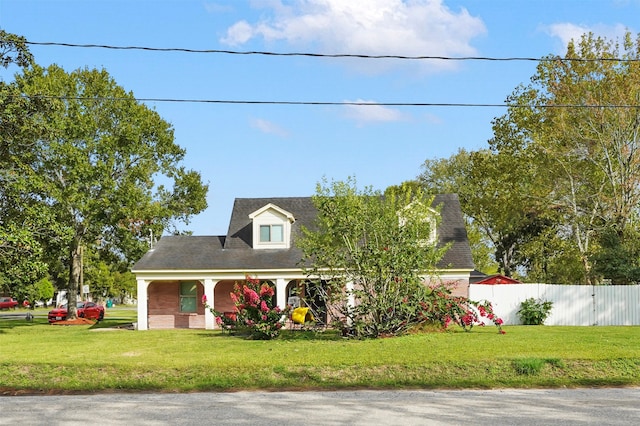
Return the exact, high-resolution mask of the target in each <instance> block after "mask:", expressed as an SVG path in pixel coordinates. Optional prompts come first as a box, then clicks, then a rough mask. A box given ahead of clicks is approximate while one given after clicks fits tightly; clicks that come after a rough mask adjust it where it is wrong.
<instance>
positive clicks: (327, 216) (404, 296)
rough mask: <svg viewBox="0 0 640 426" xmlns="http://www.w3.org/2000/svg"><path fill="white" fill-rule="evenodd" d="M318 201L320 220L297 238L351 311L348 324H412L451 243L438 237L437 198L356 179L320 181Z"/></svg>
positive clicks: (365, 329)
mask: <svg viewBox="0 0 640 426" xmlns="http://www.w3.org/2000/svg"><path fill="white" fill-rule="evenodd" d="M313 200H314V204H315V206H316V208H317V209H318V219H317V222H316V223H315V226H314V228H313V229H304V230H303V237H302V238H300V239H298V240H297V241H296V244H297V245H298V246H299V247H301V248H302V250H303V252H304V255H305V260H306V263H307V265H308V273H309V276H310V278H313V277H322V290H323V292H324V294H325V296H326V297H327V298H328V300H327V302H328V306H331V307H333V308H334V309H336V312H334V315H333V316H334V318H335V317H341V318H345V324H344V326H345V330H348V332H349V333H353V334H354V335H356V336H370V337H377V336H380V335H395V334H398V333H401V332H403V331H406V330H407V328H409V327H411V326H412V324H414V323H412V321H415V320H416V318H417V313H416V309H417V307H416V306H417V305H416V304H415V303H416V301H424V298H421V297H420V295H421V294H423V293H424V292H425V291H426V287H425V286H424V279H425V275H428V274H430V273H434V271H435V270H436V264H437V262H438V261H439V259H440V258H441V257H442V255H443V254H444V250H446V248H437V247H436V245H435V241H434V240H433V239H432V231H434V227H435V226H436V222H437V218H438V215H437V214H435V212H434V211H433V210H432V209H431V207H430V206H431V202H432V198H431V197H429V196H426V195H425V194H424V193H422V192H421V191H412V190H411V188H410V187H405V188H400V189H398V190H395V191H393V190H392V191H387V192H386V194H384V195H383V194H382V193H380V192H379V191H374V190H372V189H371V188H365V189H364V190H359V189H358V188H357V187H356V184H355V180H353V179H349V180H348V181H346V182H331V183H328V182H326V181H325V182H323V183H322V184H319V185H318V188H317V193H316V195H315V196H314V197H313ZM345 289H346V290H345Z"/></svg>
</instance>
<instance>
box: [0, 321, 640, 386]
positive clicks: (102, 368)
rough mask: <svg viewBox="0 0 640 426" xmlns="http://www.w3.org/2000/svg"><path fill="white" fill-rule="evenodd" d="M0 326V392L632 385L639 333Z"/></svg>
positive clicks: (638, 378)
mask: <svg viewBox="0 0 640 426" xmlns="http://www.w3.org/2000/svg"><path fill="white" fill-rule="evenodd" d="M117 312H118V311H109V312H108V314H107V317H106V320H105V322H104V323H102V324H98V325H94V326H51V325H48V324H46V323H45V322H46V320H43V319H40V318H38V317H36V320H35V321H34V322H31V323H29V322H26V321H22V320H15V319H14V320H6V319H0V348H2V352H1V355H0V366H1V367H2V368H1V371H2V375H1V376H0V392H1V393H3V394H24V393H64V392H96V391H98V392H100V391H163V392H164V391H166V392H190V391H234V390H240V389H278V390H286V389H292V390H293V389H295V390H305V389H347V388H377V389H381V388H421V389H436V388H503V387H562V386H569V387H574V386H640V345H638V341H640V327H545V326H539V327H537V326H509V327H505V330H506V332H507V333H506V334H505V335H500V334H498V333H497V331H496V329H495V328H494V327H476V328H474V329H473V331H472V332H470V333H465V332H463V331H461V330H460V329H452V330H451V331H449V332H444V333H442V332H435V333H427V334H415V335H406V336H403V337H398V338H389V339H377V340H345V339H343V338H341V337H339V336H337V335H336V334H334V333H331V332H327V333H314V332H306V331H288V330H287V331H285V332H284V333H283V334H282V335H281V336H280V337H279V338H278V339H276V340H272V341H252V340H245V339H243V338H241V337H236V336H233V335H232V336H229V335H228V334H221V333H220V332H219V331H209V330H162V331H161V330H158V331H131V330H126V329H116V328H114V327H116V326H118V325H124V324H126V323H127V322H128V321H131V320H132V318H133V316H131V317H128V316H127V315H128V314H127V313H126V311H124V310H123V311H120V312H121V313H120V314H119V315H120V316H116V315H118V314H117Z"/></svg>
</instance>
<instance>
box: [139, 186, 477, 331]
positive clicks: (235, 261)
mask: <svg viewBox="0 0 640 426" xmlns="http://www.w3.org/2000/svg"><path fill="white" fill-rule="evenodd" d="M433 206H434V207H437V206H441V211H440V214H441V222H440V225H439V227H438V230H437V232H436V235H435V237H436V238H437V241H438V244H439V245H444V244H451V246H450V249H449V250H448V251H447V252H446V254H445V255H444V257H443V259H442V260H441V261H440V263H439V265H438V267H439V270H438V272H439V276H440V279H441V280H442V281H444V282H453V283H455V286H456V287H455V293H456V294H459V295H464V296H467V295H468V288H469V276H470V273H471V271H472V270H473V268H474V265H473V260H472V258H471V250H470V247H469V241H468V239H467V233H466V230H465V225H464V220H463V217H462V212H461V210H460V203H459V201H458V197H457V195H455V194H443V195H437V196H436V197H435V199H434V202H433ZM316 215H317V211H316V209H315V207H314V205H313V202H312V199H311V197H288V198H238V199H236V200H235V203H234V206H233V211H232V213H231V221H230V223H229V229H228V232H227V235H223V236H166V237H162V238H161V239H160V241H158V242H157V244H156V245H155V246H154V247H153V248H152V249H151V250H149V251H148V252H147V253H146V254H145V255H144V256H143V257H142V259H140V261H138V262H137V263H136V264H135V265H134V267H133V268H132V272H133V273H134V274H135V275H136V279H137V285H138V329H139V330H147V329H160V328H206V329H213V328H215V319H214V317H213V315H212V314H211V313H210V312H208V311H205V309H204V307H203V305H202V303H201V299H202V296H203V295H206V297H207V300H208V303H209V304H210V305H212V306H213V307H214V308H215V310H216V311H219V312H230V311H233V310H234V304H233V301H232V300H231V298H230V296H229V294H230V293H231V291H232V290H233V287H234V285H235V284H236V283H238V282H241V281H244V279H245V278H246V276H247V275H249V276H251V277H256V278H259V279H261V280H267V281H270V282H271V283H272V284H273V285H274V286H275V288H276V303H277V304H278V305H279V306H280V307H281V308H284V307H285V306H286V305H287V301H288V299H289V297H291V296H293V295H295V294H302V295H304V297H305V300H307V301H310V303H315V304H317V305H316V306H315V308H316V312H319V313H320V315H324V318H321V319H323V320H327V318H326V309H323V306H322V300H321V298H319V297H318V295H315V294H312V293H311V289H312V286H309V288H306V286H305V281H306V278H307V277H306V276H305V275H304V274H303V272H302V270H301V268H300V260H301V259H302V252H301V251H300V250H299V249H298V248H297V247H296V246H295V235H296V234H297V233H298V232H299V230H300V226H302V225H305V226H307V227H310V226H311V224H312V223H313V221H314V219H315V217H316Z"/></svg>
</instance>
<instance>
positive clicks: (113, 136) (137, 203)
mask: <svg viewBox="0 0 640 426" xmlns="http://www.w3.org/2000/svg"><path fill="white" fill-rule="evenodd" d="M5 88H6V89H7V90H8V91H9V92H8V93H9V95H8V96H6V97H5V98H3V99H4V100H5V103H4V104H3V106H4V109H3V110H2V111H0V112H2V120H1V121H0V122H1V123H2V124H3V128H2V136H3V152H2V159H3V178H4V182H3V183H5V185H3V190H2V192H1V193H0V195H2V197H3V201H4V200H10V201H11V203H12V205H13V206H14V209H15V210H16V211H19V212H20V213H21V214H20V215H19V214H17V213H14V212H12V211H10V212H8V213H6V214H5V212H4V211H3V213H2V214H3V215H4V218H5V221H4V222H3V223H2V229H3V231H7V230H9V232H10V233H13V231H11V230H12V229H15V228H19V227H20V226H22V227H24V221H25V220H27V221H29V223H30V229H41V230H42V233H43V238H39V239H37V241H39V242H40V243H41V244H44V245H45V247H44V250H45V251H46V252H47V255H46V256H44V257H43V258H44V259H46V260H48V266H49V270H50V271H52V270H54V269H55V263H56V261H58V262H60V263H61V264H62V265H65V266H66V269H67V271H68V272H67V273H66V274H67V276H66V279H67V287H68V290H69V309H70V313H71V316H73V315H74V314H75V296H76V294H77V292H78V289H79V287H78V286H79V282H80V272H81V268H82V265H81V255H82V250H83V247H91V248H92V251H93V252H95V253H98V258H101V259H108V260H109V261H110V262H111V263H117V262H119V263H120V264H122V265H126V266H129V264H130V263H131V262H132V261H133V260H135V259H138V258H139V257H140V256H141V255H142V254H143V253H144V251H146V249H147V239H148V236H149V234H150V233H151V232H152V233H153V234H154V235H161V234H162V233H163V232H165V231H168V232H171V231H172V229H174V228H173V226H175V225H176V222H177V221H182V222H186V223H188V221H189V219H190V218H191V217H192V216H193V215H195V214H197V213H199V212H200V211H202V210H204V209H205V208H206V206H207V203H206V193H207V190H208V185H206V184H204V183H203V182H202V181H201V176H200V173H198V172H196V171H193V170H188V169H186V168H185V167H184V166H182V165H181V162H182V161H183V159H184V156H185V150H184V149H183V148H181V147H180V146H178V145H177V144H176V143H175V141H174V137H173V129H172V127H171V125H170V124H169V123H168V122H166V121H165V120H164V119H162V118H161V117H160V115H159V114H158V113H157V112H155V111H154V110H152V109H150V108H148V107H147V106H145V105H144V104H142V103H140V102H138V101H137V100H136V99H135V98H134V96H133V94H132V93H131V92H127V91H126V90H125V89H124V88H122V87H121V86H119V85H118V84H117V83H116V82H115V80H114V79H113V78H112V77H111V76H110V75H109V74H108V72H107V71H106V70H104V69H78V70H75V71H72V72H67V71H65V70H63V69H62V68H60V67H59V66H56V65H51V66H49V67H47V68H42V67H40V66H37V65H33V66H31V67H29V68H25V69H24V70H23V72H22V73H19V74H17V75H16V76H15V81H13V82H11V83H10V84H9V85H6V86H5ZM23 102H26V103H28V104H34V105H36V106H37V105H45V106H46V113H44V112H42V109H37V108H33V109H34V111H35V112H34V113H33V114H30V115H26V116H25V114H22V116H21V117H20V119H21V120H22V122H20V123H18V124H15V125H14V124H13V123H17V119H15V118H14V117H15V115H13V114H12V111H14V110H16V109H24V108H22V107H20V105H19V104H21V103H23ZM5 123H8V125H7V126H5V125H4V124H5ZM9 125H10V126H9ZM18 220H22V221H23V223H18ZM12 227H13V228H12ZM121 272H124V271H121ZM58 273H60V271H58Z"/></svg>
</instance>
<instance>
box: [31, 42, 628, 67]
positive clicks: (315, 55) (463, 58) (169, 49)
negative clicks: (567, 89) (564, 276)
mask: <svg viewBox="0 0 640 426" xmlns="http://www.w3.org/2000/svg"><path fill="white" fill-rule="evenodd" d="M25 43H26V44H30V45H34V46H59V47H76V48H98V49H112V50H143V51H150V52H182V53H209V54H211V53H213V54H227V55H262V56H305V57H313V58H359V59H403V60H441V61H493V62H514V61H529V62H546V61H566V62H569V61H574V62H607V61H609V62H640V58H638V59H633V58H562V57H560V56H552V57H548V58H534V57H526V56H521V57H518V56H514V57H490V56H460V57H455V56H430V55H424V56H405V55H365V54H353V53H335V54H330V53H309V52H269V51H258V50H252V51H237V50H222V49H188V48H179V47H145V46H112V45H107V44H75V43H59V42H37V41H26V42H25Z"/></svg>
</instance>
